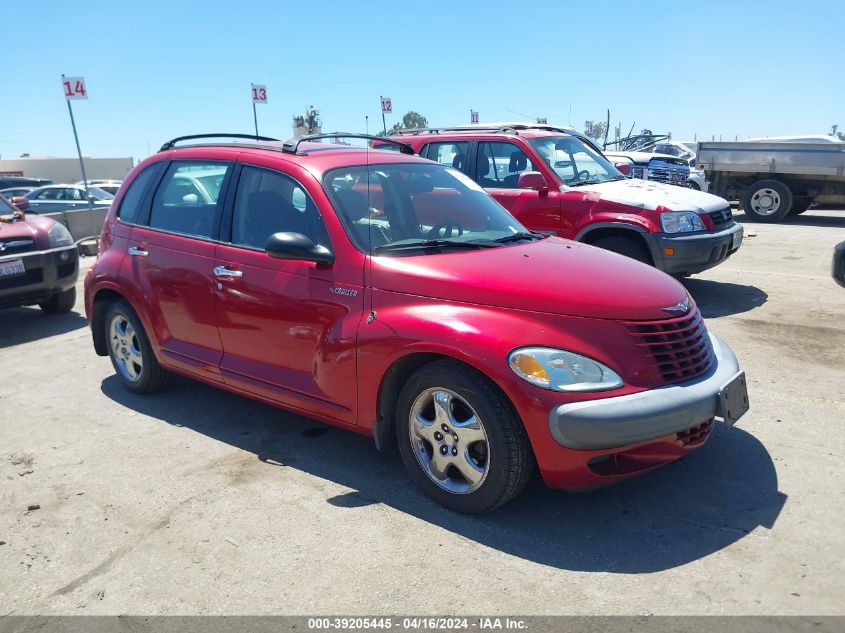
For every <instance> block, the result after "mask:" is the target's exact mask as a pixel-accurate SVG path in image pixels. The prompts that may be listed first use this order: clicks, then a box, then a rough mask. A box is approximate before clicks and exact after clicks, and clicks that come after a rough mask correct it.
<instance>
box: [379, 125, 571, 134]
mask: <svg viewBox="0 0 845 633" xmlns="http://www.w3.org/2000/svg"><path fill="white" fill-rule="evenodd" d="M520 130H523V131H525V130H546V131H549V132H563V133H564V134H572V133H574V132H575V130H574V129H573V128H565V127H558V126H556V125H546V124H543V123H508V124H503V125H481V124H477V123H476V124H474V125H458V126H453V127H419V128H409V129H407V130H397V131H396V132H394V133H393V134H394V135H396V136H404V135H408V136H411V135H417V134H440V133H441V132H501V133H503V134H516V135H519V131H520Z"/></svg>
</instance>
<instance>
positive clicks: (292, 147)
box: [282, 132, 414, 154]
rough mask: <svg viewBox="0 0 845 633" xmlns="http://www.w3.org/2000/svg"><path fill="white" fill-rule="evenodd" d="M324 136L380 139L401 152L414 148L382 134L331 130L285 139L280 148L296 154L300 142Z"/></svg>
mask: <svg viewBox="0 0 845 633" xmlns="http://www.w3.org/2000/svg"><path fill="white" fill-rule="evenodd" d="M324 138H362V139H367V140H370V141H382V142H384V143H391V144H393V145H396V146H397V147H398V148H399V151H400V152H402V153H403V154H413V153H414V148H412V147H411V146H410V145H406V144H405V143H402V142H400V141H396V140H394V139H392V138H386V137H384V136H374V135H372V134H350V133H347V132H331V133H322V134H308V135H307V136H302V137H300V138H297V139H290V140H289V141H285V143H284V145H282V150H283V151H285V152H288V153H290V154H296V153H297V152H298V151H299V145H300V143H307V142H309V141H318V140H321V139H324Z"/></svg>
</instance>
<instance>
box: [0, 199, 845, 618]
mask: <svg viewBox="0 0 845 633" xmlns="http://www.w3.org/2000/svg"><path fill="white" fill-rule="evenodd" d="M738 219H739V220H740V221H742V220H743V217H742V215H740V216H739V217H738ZM842 240H845V212H836V211H828V210H824V211H812V210H811V211H809V212H807V213H805V214H804V215H802V216H799V217H797V218H794V219H791V220H790V221H789V222H787V223H784V224H778V225H761V224H746V238H745V242H744V244H743V246H742V248H741V249H740V251H739V252H738V254H737V255H736V256H735V257H733V258H731V259H730V260H728V261H727V262H726V263H724V264H722V265H720V266H718V267H717V268H715V269H713V270H711V271H707V272H705V273H703V274H701V275H698V276H696V277H693V278H692V279H690V280H687V281H686V285H687V287H688V288H689V290H690V292H691V293H692V295H693V296H694V297H695V299H696V301H697V302H698V303H699V306H700V308H701V310H702V312H703V314H704V316H705V317H706V318H707V323H708V327H709V328H710V329H711V330H712V331H713V332H715V333H717V334H718V335H720V336H721V337H723V338H724V339H726V340H727V341H728V342H729V344H730V345H731V346H732V347H733V349H734V351H735V352H736V354H737V356H738V357H739V359H740V362H741V364H742V365H743V367H744V369H745V370H746V372H747V376H748V380H749V391H750V398H751V403H752V404H751V406H752V408H751V410H750V412H749V413H748V414H747V415H746V416H745V417H743V418H742V419H741V420H740V421H739V423H738V425H737V426H736V427H733V428H729V429H727V428H722V427H719V428H717V430H716V431H715V433H714V435H713V436H712V437H711V439H710V441H709V442H708V444H707V445H706V446H705V447H704V448H703V449H702V450H700V451H698V452H697V453H695V454H694V455H692V456H690V457H689V458H687V459H685V460H682V461H680V462H676V463H674V464H671V465H669V466H666V467H664V468H662V469H659V470H658V471H655V472H653V473H650V474H648V475H646V476H643V477H640V478H638V479H635V480H632V481H629V482H626V483H623V484H619V485H615V486H612V487H608V488H604V489H600V490H595V491H592V492H588V493H582V494H572V493H566V492H561V491H552V490H548V489H546V488H545V487H544V486H543V485H542V483H541V482H540V481H539V480H538V479H536V478H535V480H534V481H532V483H531V484H530V485H529V488H528V489H527V490H526V491H525V493H523V495H522V496H521V497H519V498H518V499H516V500H515V501H514V502H512V503H510V504H508V505H507V506H505V507H504V508H501V509H500V510H498V511H496V512H495V513H493V514H490V515H486V516H482V517H468V516H461V515H457V514H453V513H451V512H449V511H447V510H445V509H442V508H441V507H439V506H437V505H436V504H434V503H433V502H431V501H429V500H428V499H427V498H426V497H424V496H423V495H422V494H421V493H420V492H418V491H417V490H416V489H415V488H414V487H413V486H412V484H411V482H410V480H409V477H408V476H407V474H406V473H405V471H404V469H403V466H402V464H401V462H400V460H399V458H398V456H396V455H395V454H387V455H385V454H381V453H378V452H377V451H376V450H375V448H374V446H373V444H372V442H371V441H370V440H369V439H367V438H365V437H361V436H358V435H355V434H352V433H349V432H345V431H341V430H337V429H333V428H329V427H327V426H324V425H322V424H320V423H318V422H315V421H312V420H309V419H306V418H303V417H300V416H297V415H292V414H289V413H286V412H284V411H281V410H278V409H274V408H271V407H268V406H264V405H261V404H257V403H255V402H252V401H250V400H247V399H245V398H241V397H238V396H235V395H231V394H228V393H224V392H222V391H219V390H215V389H213V388H211V387H207V386H204V385H201V384H198V383H195V382H192V381H190V380H187V379H178V380H176V381H175V383H174V385H173V386H172V387H171V388H170V389H169V390H168V391H166V392H164V393H161V394H157V395H154V396H147V397H141V396H136V395H133V394H131V393H129V392H128V391H126V390H125V389H123V388H122V387H121V385H120V383H119V382H118V380H117V378H116V377H115V376H114V375H113V372H112V367H111V364H110V363H109V360H108V359H107V358H101V357H98V356H96V355H95V354H94V351H93V348H92V345H91V340H90V334H89V331H88V328H87V324H86V322H85V319H84V317H83V316H82V313H83V310H82V303H81V292H80V300H79V302H78V303H77V306H76V311H75V312H72V313H70V314H67V315H63V316H56V317H48V316H45V315H42V314H41V313H40V311H39V310H38V309H37V308H20V309H12V310H6V311H3V312H0V358H2V365H0V367H2V380H1V381H0V542H2V544H0V615H6V614H15V615H24V614H70V615H74V614H77V615H81V614H85V615H92V614H299V615H305V614H408V613H415V614H445V615H448V614H458V613H464V614H466V613H474V614H521V615H530V614H765V615H773V614H816V615H824V614H843V612H845V598H843V596H845V563H843V552H845V519H844V518H843V507H845V498H843V491H845V473H844V472H843V468H842V462H841V461H840V460H841V459H843V448H845V439H843V437H845V433H843V422H845V288H840V287H839V286H837V285H835V284H834V282H833V281H832V280H831V278H830V259H831V254H832V247H833V245H834V244H835V243H837V242H839V241H842ZM90 262H91V260H90V259H88V260H86V261H85V263H84V264H83V268H86V267H87V266H89V265H90ZM80 290H81V282H80Z"/></svg>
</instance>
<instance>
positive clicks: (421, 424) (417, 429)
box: [414, 412, 434, 445]
mask: <svg viewBox="0 0 845 633" xmlns="http://www.w3.org/2000/svg"><path fill="white" fill-rule="evenodd" d="M414 433H416V435H417V437H418V438H420V439H423V440H426V441H427V442H428V443H430V444H432V445H433V443H434V422H432V421H431V420H426V419H425V418H424V417H423V416H422V413H420V412H416V413H414Z"/></svg>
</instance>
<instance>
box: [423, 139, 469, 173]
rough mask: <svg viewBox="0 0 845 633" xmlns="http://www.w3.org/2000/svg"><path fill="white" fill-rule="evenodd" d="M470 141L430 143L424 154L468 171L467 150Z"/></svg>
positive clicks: (428, 157)
mask: <svg viewBox="0 0 845 633" xmlns="http://www.w3.org/2000/svg"><path fill="white" fill-rule="evenodd" d="M468 148H469V143H468V142H467V141H459V142H456V143H429V144H428V145H427V146H426V148H425V150H424V151H423V152H422V155H423V156H425V157H426V158H427V159H429V160H433V161H435V162H438V163H440V164H441V165H448V166H449V167H454V168H455V169H459V170H460V171H462V172H464V173H466V171H467V169H466V168H467V150H468Z"/></svg>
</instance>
